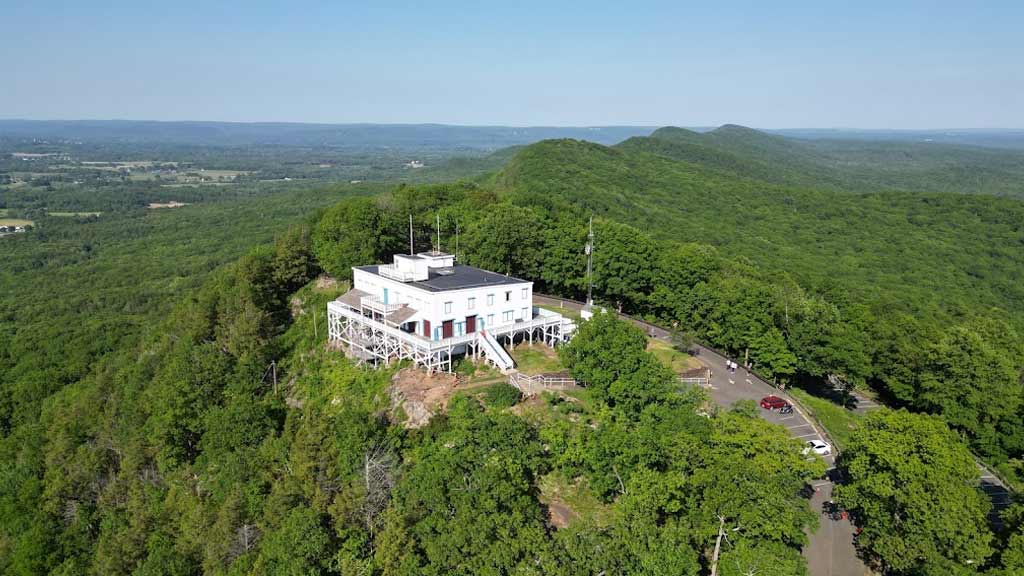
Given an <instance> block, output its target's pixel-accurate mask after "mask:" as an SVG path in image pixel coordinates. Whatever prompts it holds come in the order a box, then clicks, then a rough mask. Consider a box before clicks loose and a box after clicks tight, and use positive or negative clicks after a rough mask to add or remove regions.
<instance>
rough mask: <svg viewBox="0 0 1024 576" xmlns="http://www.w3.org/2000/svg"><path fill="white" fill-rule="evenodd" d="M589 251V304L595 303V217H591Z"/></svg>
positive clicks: (587, 248)
mask: <svg viewBox="0 0 1024 576" xmlns="http://www.w3.org/2000/svg"><path fill="white" fill-rule="evenodd" d="M585 252H586V253H587V305H588V306H593V305H594V296H593V291H594V278H593V276H592V273H591V271H592V270H593V260H594V217H593V216H591V217H590V232H589V233H587V247H586V248H585Z"/></svg>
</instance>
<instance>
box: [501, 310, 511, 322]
mask: <svg viewBox="0 0 1024 576" xmlns="http://www.w3.org/2000/svg"><path fill="white" fill-rule="evenodd" d="M501 319H502V320H504V321H505V322H511V321H512V311H511V310H506V311H504V312H502V314H501Z"/></svg>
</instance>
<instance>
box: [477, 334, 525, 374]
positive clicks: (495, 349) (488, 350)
mask: <svg viewBox="0 0 1024 576" xmlns="http://www.w3.org/2000/svg"><path fill="white" fill-rule="evenodd" d="M476 339H477V342H478V343H479V344H480V349H481V350H483V352H484V355H485V356H486V357H487V358H489V359H490V360H491V362H493V363H494V365H495V366H497V367H498V369H499V370H501V371H502V372H504V371H506V370H511V369H513V368H515V367H516V363H515V361H514V360H512V357H511V356H509V354H508V352H506V351H505V349H504V348H503V347H502V346H501V344H499V343H498V341H497V340H495V339H494V336H491V335H490V334H489V333H488V332H487V331H486V330H481V331H479V332H477V337H476Z"/></svg>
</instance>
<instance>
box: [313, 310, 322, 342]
mask: <svg viewBox="0 0 1024 576" xmlns="http://www.w3.org/2000/svg"><path fill="white" fill-rule="evenodd" d="M319 337H320V335H319V333H317V329H316V307H315V306H314V307H313V342H316V341H317V340H318V339H319Z"/></svg>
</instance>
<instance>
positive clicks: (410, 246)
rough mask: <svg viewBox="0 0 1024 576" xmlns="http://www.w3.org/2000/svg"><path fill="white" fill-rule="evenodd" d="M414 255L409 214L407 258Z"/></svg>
mask: <svg viewBox="0 0 1024 576" xmlns="http://www.w3.org/2000/svg"><path fill="white" fill-rule="evenodd" d="M415 253H416V249H415V248H414V247H413V243H412V214H409V256H412V255H413V254H415Z"/></svg>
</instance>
